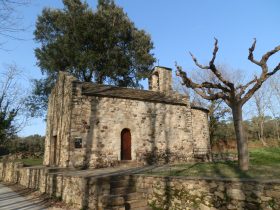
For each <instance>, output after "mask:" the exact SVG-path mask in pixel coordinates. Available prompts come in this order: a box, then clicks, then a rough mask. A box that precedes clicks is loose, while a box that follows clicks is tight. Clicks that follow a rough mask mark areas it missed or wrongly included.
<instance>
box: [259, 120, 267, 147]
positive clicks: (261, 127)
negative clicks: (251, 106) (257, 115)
mask: <svg viewBox="0 0 280 210" xmlns="http://www.w3.org/2000/svg"><path fill="white" fill-rule="evenodd" d="M263 130H264V117H263V116H262V117H261V120H260V141H261V142H262V145H263V146H264V147H267V143H266V142H265V137H264V134H263Z"/></svg>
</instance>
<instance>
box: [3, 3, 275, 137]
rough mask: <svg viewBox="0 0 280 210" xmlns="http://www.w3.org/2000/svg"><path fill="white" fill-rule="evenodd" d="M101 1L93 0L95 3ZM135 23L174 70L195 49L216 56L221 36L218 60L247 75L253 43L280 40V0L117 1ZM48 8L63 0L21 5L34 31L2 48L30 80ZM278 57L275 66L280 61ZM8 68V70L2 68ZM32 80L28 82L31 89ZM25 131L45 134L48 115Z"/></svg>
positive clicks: (202, 56)
mask: <svg viewBox="0 0 280 210" xmlns="http://www.w3.org/2000/svg"><path fill="white" fill-rule="evenodd" d="M96 2H97V1H96V0H94V1H93V0H89V1H88V3H89V4H90V5H91V6H92V7H93V8H95V7H96ZM116 3H117V4H118V5H119V6H121V7H123V8H124V10H125V11H126V12H127V13H128V16H129V17H130V19H131V20H132V21H133V22H134V23H135V25H136V26H137V27H138V28H140V29H144V30H146V31H147V32H148V33H149V34H150V35H151V37H152V40H153V42H154V46H155V49H154V51H153V52H154V54H155V56H156V58H157V59H159V64H160V65H161V66H167V67H171V68H173V69H174V63H175V61H177V62H178V63H179V64H180V65H182V66H183V68H184V69H185V70H187V71H192V70H194V69H195V66H194V65H193V63H192V60H191V58H190V56H189V54H188V51H192V52H193V53H194V54H195V55H196V57H197V58H198V59H199V60H200V61H201V63H206V62H207V61H208V60H209V59H210V58H211V55H212V49H213V42H214V40H213V38H214V37H217V38H218V39H219V46H220V50H219V53H218V57H217V63H222V64H226V65H229V66H230V68H232V69H241V70H242V71H243V72H244V74H245V75H246V77H249V76H250V75H252V74H254V73H257V72H259V71H260V69H258V68H257V67H256V66H255V65H253V64H251V63H250V62H249V61H248V60H247V56H248V48H249V47H250V45H251V44H252V40H253V38H257V41H258V42H257V48H256V51H255V56H256V58H259V57H260V56H261V55H262V54H263V53H265V52H266V51H267V50H270V49H272V48H274V47H275V46H276V45H279V44H280V27H279V20H280V13H279V8H280V1H279V0H269V1H261V0H258V1H256V0H246V1H244V0H234V1H233V0H117V1H116ZM44 7H54V8H61V7H62V2H61V1H60V0H44V1H42V0H33V3H32V4H31V5H30V6H29V7H26V8H19V9H20V11H21V13H22V15H23V16H24V20H23V23H24V24H25V25H27V26H29V27H28V30H27V31H26V32H24V33H21V34H19V36H20V37H22V38H24V41H16V40H9V42H8V43H7V44H6V45H5V48H7V49H9V50H10V51H0V64H1V68H0V69H3V65H4V64H10V63H16V64H17V65H18V66H19V67H20V68H21V69H22V70H23V71H24V72H25V75H27V78H28V79H31V78H40V77H41V73H40V69H39V68H38V67H37V66H36V58H35V56H34V48H35V47H36V46H37V44H36V43H35V42H34V40H33V31H34V26H35V22H36V18H37V16H38V15H39V14H40V13H41V11H42V9H43V8H44ZM279 58H280V56H279V55H277V56H274V57H273V59H271V62H270V63H269V64H270V66H273V65H275V64H276V62H277V60H278V61H279ZM0 71H3V70H0ZM28 79H24V80H23V81H22V84H23V85H24V86H26V89H28V88H29V87H28ZM29 124H30V125H29V126H27V127H25V128H24V129H23V131H22V132H21V133H20V135H22V136H26V135H30V134H35V133H39V134H42V135H44V133H45V123H44V121H43V120H42V119H34V120H31V121H30V123H29Z"/></svg>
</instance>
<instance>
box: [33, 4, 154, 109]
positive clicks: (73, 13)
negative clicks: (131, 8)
mask: <svg viewBox="0 0 280 210" xmlns="http://www.w3.org/2000/svg"><path fill="white" fill-rule="evenodd" d="M63 3H64V8H63V9H51V8H45V9H44V10H43V12H42V14H41V15H40V16H39V17H38V19H37V23H36V30H35V32H34V35H35V40H36V41H37V42H38V43H40V47H38V48H36V49H35V55H36V57H37V61H38V62H37V64H38V66H39V67H40V68H41V71H42V73H43V74H45V75H46V79H42V80H39V81H36V82H35V90H34V93H35V95H38V94H36V93H40V94H41V93H47V94H48V93H49V89H50V88H49V87H47V86H48V85H49V84H53V81H54V80H55V78H56V75H57V72H58V71H67V72H69V73H71V74H73V75H74V76H76V77H77V78H79V79H80V80H82V81H87V82H90V81H93V82H96V83H99V84H104V83H105V84H113V85H117V86H123V87H141V85H140V83H139V81H140V80H142V79H144V78H147V77H148V75H149V74H150V71H151V68H152V65H153V63H154V62H155V58H154V56H153V54H152V53H151V50H152V49H153V43H152V41H151V38H150V36H149V35H148V34H147V33H146V32H145V31H144V30H139V29H137V28H136V26H135V25H134V23H133V22H132V21H131V20H130V19H129V17H128V16H127V14H126V13H125V12H124V11H123V9H122V8H120V7H119V6H117V5H116V4H115V3H114V1H112V0H99V2H98V5H97V9H96V10H92V9H91V8H90V7H89V5H88V4H87V3H86V2H82V1H80V0H63ZM45 87H46V88H45ZM36 88H37V90H36ZM38 88H39V89H38ZM40 88H41V89H40ZM45 90H47V91H45ZM40 94H39V95H40ZM37 99H38V98H37ZM39 101H40V100H39ZM39 101H37V102H39ZM41 102H42V101H41ZM41 107H42V106H41Z"/></svg>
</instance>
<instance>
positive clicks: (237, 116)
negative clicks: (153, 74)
mask: <svg viewBox="0 0 280 210" xmlns="http://www.w3.org/2000/svg"><path fill="white" fill-rule="evenodd" d="M255 46H256V39H254V42H253V44H252V46H251V47H250V48H249V56H248V59H249V60H250V61H251V62H252V63H254V64H256V65H258V66H259V67H261V70H262V73H261V74H260V76H259V77H257V76H255V78H254V79H252V80H251V81H249V82H248V83H246V84H244V85H242V84H239V83H237V84H234V83H233V82H231V81H230V80H228V79H225V77H224V75H223V74H222V73H221V70H220V69H218V68H217V67H216V65H215V64H214V62H215V59H216V55H217V52H218V49H219V48H218V40H217V39H215V44H214V50H213V57H212V59H211V60H210V62H209V65H201V64H200V63H199V62H198V61H197V59H196V58H195V57H194V55H193V54H191V53H190V54H191V57H192V59H193V61H194V63H195V64H196V65H197V66H198V67H199V68H200V69H202V70H210V71H212V73H213V74H214V75H215V76H216V78H217V79H218V81H219V82H217V83H212V82H209V81H205V82H203V83H196V82H193V81H192V79H191V78H190V77H188V76H187V74H186V72H185V71H183V70H182V67H180V66H178V65H176V67H177V75H178V76H180V77H181V79H182V83H183V85H185V86H187V87H189V88H192V89H193V90H194V91H195V92H196V93H197V94H198V95H200V96H201V97H202V98H204V99H206V100H210V101H215V100H219V99H220V100H223V101H224V102H225V103H226V104H227V105H228V106H229V107H230V108H231V111H232V116H233V121H234V129H235V135H236V140H237V150H238V163H239V167H240V169H241V170H243V171H246V170H248V169H249V153H248V143H247V139H246V138H245V137H244V131H243V126H242V121H243V120H242V119H243V118H242V107H243V105H244V104H245V103H246V102H247V101H248V100H249V99H250V98H251V97H252V96H253V94H254V93H255V92H256V91H257V90H258V89H259V88H260V87H261V86H262V84H263V82H264V81H265V80H267V79H268V78H269V77H270V76H272V75H273V74H275V73H276V72H277V71H278V70H279V69H280V63H279V64H278V65H277V66H276V67H274V68H273V70H272V71H269V70H268V66H267V61H268V59H269V58H270V56H272V55H273V54H275V53H276V52H278V51H279V50H280V45H279V46H277V47H275V48H274V49H273V50H271V51H268V52H267V53H265V54H264V55H263V56H262V58H261V60H259V61H258V60H256V59H255V58H254V55H253V52H254V50H255Z"/></svg>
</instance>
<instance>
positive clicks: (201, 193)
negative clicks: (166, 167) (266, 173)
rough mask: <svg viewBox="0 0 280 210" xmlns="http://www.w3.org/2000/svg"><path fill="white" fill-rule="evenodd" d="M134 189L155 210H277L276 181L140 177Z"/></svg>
mask: <svg viewBox="0 0 280 210" xmlns="http://www.w3.org/2000/svg"><path fill="white" fill-rule="evenodd" d="M137 189H138V191H139V192H142V193H143V195H144V196H145V197H146V199H147V200H148V203H149V204H150V205H151V206H153V207H155V209H170V210H171V209H174V210H175V209H176V210H177V209H201V210H216V209H219V210H230V209H256V210H257V209H258V210H259V209H275V210H276V209H280V180H270V181H256V180H238V179H220V178H219V179H209V178H201V179H197V178H186V177H161V176H144V175H140V176H138V178H137Z"/></svg>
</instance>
